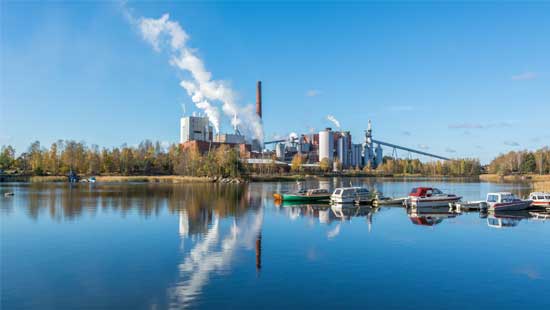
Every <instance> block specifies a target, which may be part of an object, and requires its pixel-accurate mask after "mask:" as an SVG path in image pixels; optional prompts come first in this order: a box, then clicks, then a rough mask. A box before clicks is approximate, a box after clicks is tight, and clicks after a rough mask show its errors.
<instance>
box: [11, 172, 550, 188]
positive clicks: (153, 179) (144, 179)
mask: <svg viewBox="0 0 550 310" xmlns="http://www.w3.org/2000/svg"><path fill="white" fill-rule="evenodd" d="M331 177H346V178H354V177H357V178H380V179H435V180H437V179H446V180H453V179H478V180H479V181H481V182H496V183H501V182H526V183H531V184H532V186H533V189H534V190H537V191H550V175H534V174H526V175H507V176H501V175H497V174H482V175H479V176H474V177H472V176H469V177H464V176H424V175H419V174H393V175H380V174H366V173H339V174H336V173H334V174H332V173H327V174H280V175H279V174H274V175H248V176H245V177H242V178H222V177H194V176H180V175H161V176H158V175H157V176H145V175H144V176H96V177H95V179H96V182H98V183H132V182H136V183H138V182H140V183H174V184H177V183H243V182H296V181H304V180H308V179H319V178H331ZM1 180H2V181H3V182H30V183H49V182H67V177H66V176H23V175H3V176H2V179H1Z"/></svg>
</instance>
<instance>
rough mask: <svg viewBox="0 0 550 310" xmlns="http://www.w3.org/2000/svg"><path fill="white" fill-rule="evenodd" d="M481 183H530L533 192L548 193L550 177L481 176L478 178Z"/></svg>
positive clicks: (536, 175)
mask: <svg viewBox="0 0 550 310" xmlns="http://www.w3.org/2000/svg"><path fill="white" fill-rule="evenodd" d="M479 179H480V180H481V181H485V182H530V183H532V187H533V190H535V191H544V192H550V175H548V174H543V175H539V174H525V175H505V176H501V175H497V174H482V175H480V176H479Z"/></svg>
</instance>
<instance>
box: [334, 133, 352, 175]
mask: <svg viewBox="0 0 550 310" xmlns="http://www.w3.org/2000/svg"><path fill="white" fill-rule="evenodd" d="M336 153H337V156H338V159H339V160H340V163H342V168H344V169H347V168H349V166H350V135H349V132H343V133H342V135H341V136H340V138H339V139H338V147H337V149H336Z"/></svg>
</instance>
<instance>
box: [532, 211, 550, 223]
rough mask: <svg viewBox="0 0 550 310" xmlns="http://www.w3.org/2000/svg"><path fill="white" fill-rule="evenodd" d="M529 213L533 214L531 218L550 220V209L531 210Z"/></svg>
mask: <svg viewBox="0 0 550 310" xmlns="http://www.w3.org/2000/svg"><path fill="white" fill-rule="evenodd" d="M529 214H530V215H531V218H532V219H534V220H541V221H546V220H550V212H548V211H546V212H539V211H531V212H529Z"/></svg>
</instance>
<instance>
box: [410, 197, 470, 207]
mask: <svg viewBox="0 0 550 310" xmlns="http://www.w3.org/2000/svg"><path fill="white" fill-rule="evenodd" d="M461 198H462V197H459V196H456V197H446V198H439V199H437V198H434V199H429V198H416V197H413V198H409V204H410V205H411V206H413V207H417V208H422V207H447V206H449V203H454V202H457V201H460V199H461Z"/></svg>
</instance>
